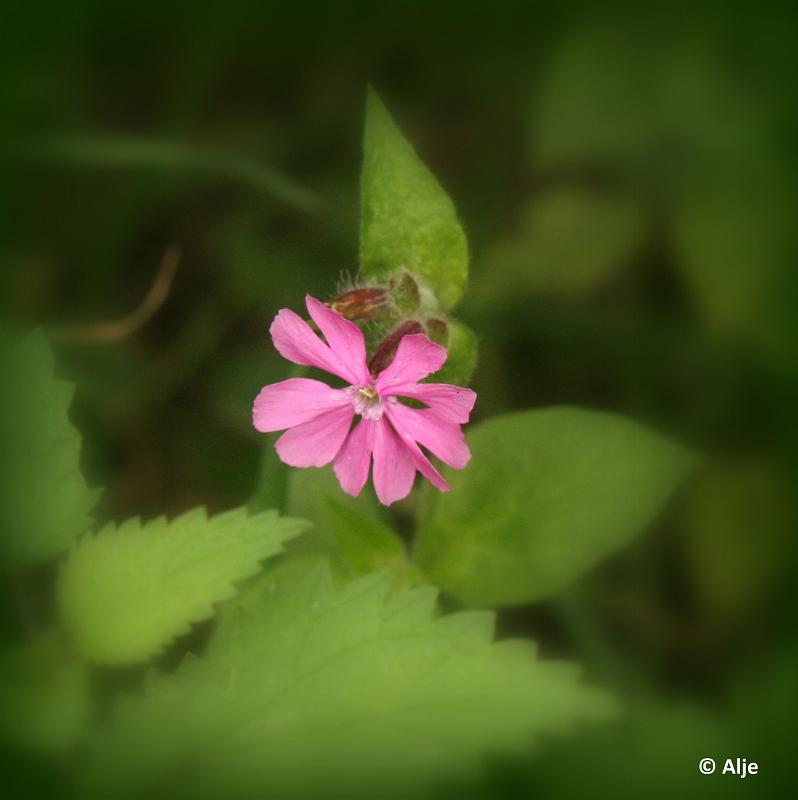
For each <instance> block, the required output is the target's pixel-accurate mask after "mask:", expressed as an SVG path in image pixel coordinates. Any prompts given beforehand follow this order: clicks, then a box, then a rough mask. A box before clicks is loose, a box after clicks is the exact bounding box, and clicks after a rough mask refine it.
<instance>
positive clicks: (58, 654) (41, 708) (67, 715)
mask: <svg viewBox="0 0 798 800" xmlns="http://www.w3.org/2000/svg"><path fill="white" fill-rule="evenodd" d="M89 702H90V701H89V682H88V673H87V670H86V667H85V665H83V664H80V663H78V662H77V661H74V660H72V659H70V658H69V657H68V655H67V653H66V652H65V649H64V648H63V646H62V644H61V642H60V641H59V638H58V636H57V635H56V633H55V632H50V633H45V634H40V635H38V636H37V637H36V638H35V639H33V640H31V641H30V642H28V643H26V644H24V645H19V646H16V647H9V648H5V649H3V650H0V737H1V738H3V739H5V740H6V741H7V742H9V743H11V744H13V745H16V746H19V747H23V748H25V749H29V750H34V751H41V752H48V753H60V752H63V751H65V750H66V749H67V748H69V747H70V746H71V745H73V744H75V743H76V741H77V740H78V738H79V737H80V736H81V735H83V734H84V733H85V730H86V728H87V727H88V722H89Z"/></svg>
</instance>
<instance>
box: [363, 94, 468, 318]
mask: <svg viewBox="0 0 798 800" xmlns="http://www.w3.org/2000/svg"><path fill="white" fill-rule="evenodd" d="M400 267H405V268H406V269H407V270H408V271H409V272H411V273H412V274H413V275H414V276H416V277H417V278H420V279H421V280H422V281H423V282H424V283H425V284H426V285H427V286H428V287H429V289H431V290H432V292H433V293H434V295H435V298H436V299H437V303H439V304H440V306H441V307H442V308H444V309H449V308H452V306H454V305H455V304H456V303H457V301H458V300H459V299H460V297H461V295H462V294H463V290H464V289H465V285H466V279H467V277H468V245H467V243H466V238H465V234H464V233H463V229H462V227H461V225H460V222H459V221H458V219H457V214H456V212H455V210H454V206H453V205H452V201H451V200H450V199H449V197H448V195H447V194H446V192H445V191H444V190H443V189H442V188H441V186H440V184H439V183H438V181H437V180H436V179H435V177H434V176H433V175H432V173H431V172H430V171H429V170H428V169H427V168H426V167H425V166H424V164H423V163H422V162H421V160H420V159H419V158H418V156H417V155H416V154H415V152H414V151H413V148H412V147H411V145H410V143H409V142H408V141H407V140H406V139H405V138H404V137H403V136H402V134H401V132H400V131H399V129H398V128H397V127H396V124H395V123H394V121H393V119H392V118H391V116H390V114H389V113H388V111H387V109H386V108H385V106H384V105H383V104H382V101H381V100H380V99H379V97H378V96H377V94H376V93H375V92H374V91H369V95H368V102H367V110H366V133H365V138H364V145H363V174H362V179H361V222H360V268H361V271H362V272H363V274H364V275H365V276H367V277H369V278H375V279H377V278H383V277H385V276H386V275H389V274H390V273H392V272H394V271H395V270H397V269H398V268H400ZM422 302H425V303H426V304H427V305H432V306H433V308H434V305H435V299H434V298H429V297H423V298H422Z"/></svg>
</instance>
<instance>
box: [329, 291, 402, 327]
mask: <svg viewBox="0 0 798 800" xmlns="http://www.w3.org/2000/svg"><path fill="white" fill-rule="evenodd" d="M388 301H389V297H388V292H387V290H386V289H384V288H382V287H381V286H366V287H363V288H361V289H352V290H351V291H349V292H344V294H342V295H339V296H338V297H336V298H335V300H333V301H332V302H331V303H330V308H331V309H332V310H333V311H335V312H336V313H338V314H340V315H341V316H342V317H344V318H345V319H349V320H355V319H364V318H366V317H370V316H372V315H373V314H374V312H375V311H377V310H378V309H380V308H382V307H383V306H384V305H385V304H386V303H387V302H388Z"/></svg>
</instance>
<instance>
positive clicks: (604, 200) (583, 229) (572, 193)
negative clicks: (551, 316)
mask: <svg viewBox="0 0 798 800" xmlns="http://www.w3.org/2000/svg"><path fill="white" fill-rule="evenodd" d="M643 222H644V221H643V216H642V214H641V212H640V209H639V208H637V207H636V206H635V205H634V204H632V203H631V202H629V201H627V200H624V199H622V198H620V197H617V196H613V195H608V194H601V193H598V192H595V191H591V190H586V189H577V188H561V189H557V190H554V191H551V192H549V193H547V194H544V195H542V196H541V197H539V198H538V199H537V200H535V201H533V202H530V203H528V204H527V205H526V206H525V207H524V208H523V209H522V212H521V219H520V223H519V226H518V229H517V232H516V233H515V235H513V236H512V237H510V238H508V239H505V240H504V241H501V242H499V243H498V244H497V245H496V246H495V247H494V248H493V249H492V250H491V251H489V252H488V253H487V255H486V258H485V269H484V271H483V273H482V275H481V276H480V281H479V282H478V286H477V287H476V292H475V294H474V301H475V302H476V303H478V304H480V305H481V306H490V305H503V304H506V303H507V302H517V301H519V300H524V299H525V298H529V297H530V296H534V295H555V294H556V295H582V294H585V293H587V292H590V291H592V290H594V289H596V288H598V287H600V286H601V285H602V284H604V283H606V282H607V281H608V280H609V279H610V278H611V277H612V276H613V275H614V274H615V273H616V272H618V271H619V270H620V269H621V268H623V267H624V266H625V265H626V264H627V263H628V261H629V258H630V256H631V255H632V254H633V252H634V250H635V248H636V247H637V246H638V245H639V243H640V241H641V239H642V235H643V232H644V225H643Z"/></svg>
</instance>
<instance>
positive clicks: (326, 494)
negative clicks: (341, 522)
mask: <svg viewBox="0 0 798 800" xmlns="http://www.w3.org/2000/svg"><path fill="white" fill-rule="evenodd" d="M328 498H334V499H335V500H336V501H337V503H338V505H340V506H342V507H343V508H345V509H349V510H351V511H352V512H353V513H355V514H357V515H358V516H359V517H361V518H363V519H366V520H371V521H373V522H375V523H378V522H379V520H380V519H381V517H380V506H379V504H378V503H377V497H376V495H375V494H374V491H373V489H372V488H371V487H370V486H368V485H367V486H366V487H364V489H363V491H362V492H361V493H360V496H359V497H351V496H350V495H348V494H345V493H344V492H343V490H342V489H341V487H340V486H339V484H338V480H337V478H336V477H335V473H334V472H333V471H332V469H330V468H329V467H324V468H321V469H292V470H291V471H290V473H289V476H288V490H287V493H286V505H285V510H286V513H287V514H290V515H291V516H293V517H301V518H302V519H306V520H308V521H309V522H310V523H311V524H312V528H311V530H310V531H309V532H308V533H307V534H306V535H305V536H303V537H302V538H301V539H300V540H299V541H298V542H296V543H295V544H293V545H292V546H291V549H292V550H300V549H302V550H308V549H311V550H314V551H316V552H319V553H323V554H324V555H326V556H327V557H328V558H330V559H333V560H336V559H337V558H338V550H339V548H338V542H337V539H336V536H335V533H334V531H333V530H332V525H331V521H330V516H329V511H328V506H327V502H326V501H327V499H328Z"/></svg>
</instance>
